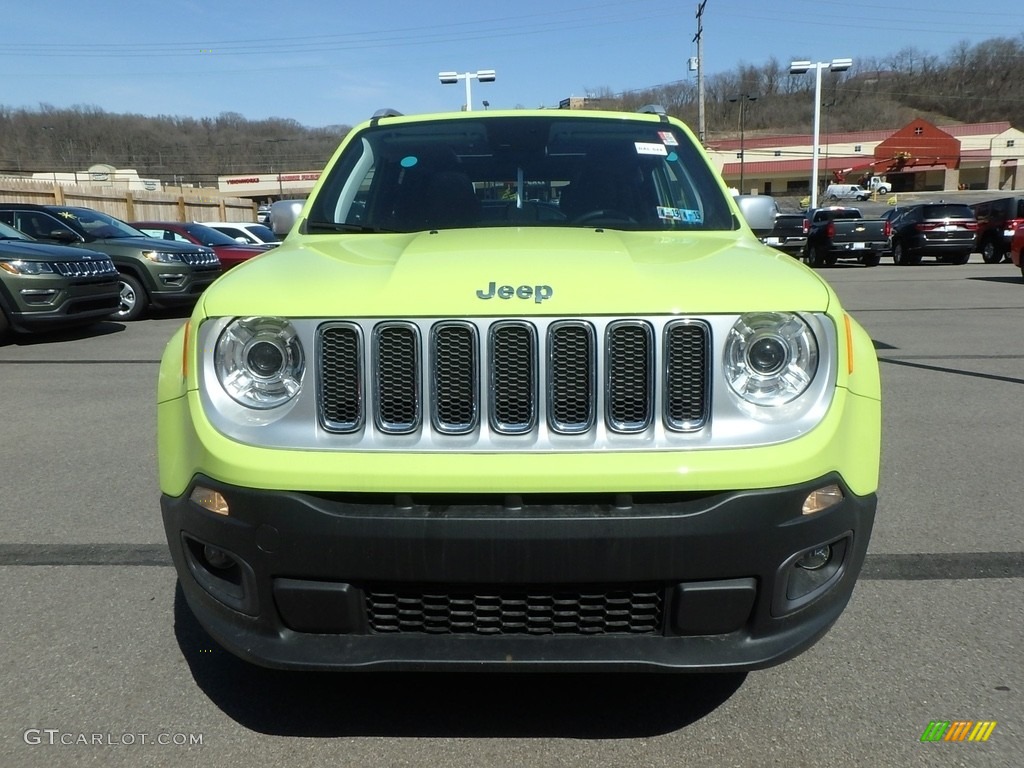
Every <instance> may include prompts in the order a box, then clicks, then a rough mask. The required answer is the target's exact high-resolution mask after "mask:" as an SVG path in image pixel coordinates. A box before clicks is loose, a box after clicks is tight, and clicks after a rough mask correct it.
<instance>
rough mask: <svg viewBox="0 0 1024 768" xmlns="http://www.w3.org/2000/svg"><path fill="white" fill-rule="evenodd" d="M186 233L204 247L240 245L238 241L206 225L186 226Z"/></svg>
mask: <svg viewBox="0 0 1024 768" xmlns="http://www.w3.org/2000/svg"><path fill="white" fill-rule="evenodd" d="M184 228H185V231H186V232H188V233H189V234H190V235H192V237H194V238H195V239H196V240H198V241H199V242H200V244H202V245H209V246H214V245H238V241H237V240H235V239H234V238H232V237H228V236H227V235H225V234H224V233H223V232H219V231H218V230H216V229H214V228H213V227H208V226H206V225H205V224H186V225H185V227H184Z"/></svg>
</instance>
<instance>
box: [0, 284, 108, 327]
mask: <svg viewBox="0 0 1024 768" xmlns="http://www.w3.org/2000/svg"><path fill="white" fill-rule="evenodd" d="M22 288H25V289H26V290H28V291H29V292H30V293H29V294H27V295H26V294H22V293H20V290H21V289H22ZM15 291H19V292H17V293H16V292H15ZM10 298H11V303H12V305H13V306H12V308H11V311H10V312H9V318H8V319H9V320H10V324H11V327H12V328H13V329H14V330H16V331H20V332H33V331H46V330H51V329H60V328H66V327H69V326H75V325H83V324H88V323H93V322H97V321H99V320H102V319H103V318H105V317H108V316H110V315H111V314H113V313H114V312H116V311H117V308H118V305H119V303H120V288H119V286H118V283H117V281H116V280H113V279H111V280H106V281H97V280H94V281H83V282H79V283H70V284H64V283H63V281H48V282H43V281H34V282H29V281H22V282H21V283H20V284H18V285H16V286H13V287H12V291H11V297H10Z"/></svg>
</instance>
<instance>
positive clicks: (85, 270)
mask: <svg viewBox="0 0 1024 768" xmlns="http://www.w3.org/2000/svg"><path fill="white" fill-rule="evenodd" d="M53 268H54V269H55V270H56V271H57V273H58V274H60V275H63V276H64V277H97V276H101V275H111V276H113V275H116V274H117V267H115V266H114V262H113V261H111V260H110V259H94V260H92V261H55V262H53Z"/></svg>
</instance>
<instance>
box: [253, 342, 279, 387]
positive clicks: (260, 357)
mask: <svg viewBox="0 0 1024 768" xmlns="http://www.w3.org/2000/svg"><path fill="white" fill-rule="evenodd" d="M246 362H247V363H248V364H249V370H250V371H252V372H253V374H254V375H256V376H263V377H264V378H270V377H271V376H274V375H276V374H277V373H278V372H279V371H280V370H281V368H282V366H283V365H284V353H283V352H282V351H281V348H280V347H278V346H277V345H276V344H274V343H272V342H269V341H265V340H262V339H261V340H258V341H256V342H254V343H253V344H252V345H251V346H250V347H249V349H248V351H247V352H246Z"/></svg>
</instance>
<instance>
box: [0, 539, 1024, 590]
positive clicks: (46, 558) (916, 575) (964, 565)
mask: <svg viewBox="0 0 1024 768" xmlns="http://www.w3.org/2000/svg"><path fill="white" fill-rule="evenodd" d="M171 565H172V563H171V556H170V553H169V552H168V551H167V547H166V545H163V544H0V567H3V566H64V567H66V566H71V567H83V566H115V567H140V566H141V567H152V566H156V567H170V566H171ZM1022 577H1024V552H951V553H939V552H932V553H928V552H921V553H903V554H872V555H868V556H867V558H866V560H865V561H864V567H863V568H862V569H861V572H860V577H859V578H861V579H866V580H869V581H931V580H935V581H942V580H952V581H962V580H967V579H1019V578H1022Z"/></svg>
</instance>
